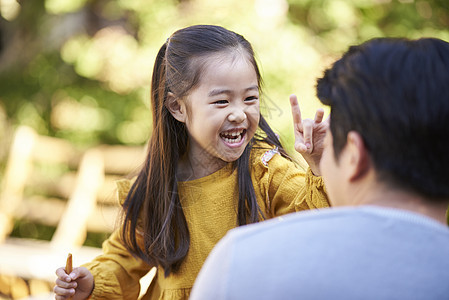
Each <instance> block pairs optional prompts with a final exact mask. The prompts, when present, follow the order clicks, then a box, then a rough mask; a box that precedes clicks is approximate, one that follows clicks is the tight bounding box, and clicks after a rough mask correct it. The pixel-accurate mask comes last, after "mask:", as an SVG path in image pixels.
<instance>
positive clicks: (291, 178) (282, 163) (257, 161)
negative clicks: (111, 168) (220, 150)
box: [85, 145, 329, 300]
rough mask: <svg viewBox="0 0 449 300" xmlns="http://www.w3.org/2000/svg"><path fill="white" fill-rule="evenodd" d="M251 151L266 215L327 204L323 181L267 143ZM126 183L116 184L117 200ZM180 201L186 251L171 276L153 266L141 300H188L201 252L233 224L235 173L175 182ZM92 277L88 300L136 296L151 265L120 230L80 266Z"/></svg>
mask: <svg viewBox="0 0 449 300" xmlns="http://www.w3.org/2000/svg"><path fill="white" fill-rule="evenodd" d="M265 146H266V147H265V148H264V149H253V152H252V158H251V166H252V168H251V175H252V180H253V184H254V189H255V192H256V197H257V200H258V204H259V206H260V208H261V209H262V211H263V212H264V213H265V217H266V218H272V217H275V216H279V215H283V214H287V213H291V212H294V211H299V210H304V209H312V208H321V207H328V206H329V204H328V202H327V196H326V193H325V190H324V185H323V180H322V178H321V177H316V176H314V175H313V174H312V172H311V171H310V169H309V170H308V171H307V173H306V174H304V172H301V171H300V170H298V169H297V168H296V166H295V165H294V164H293V163H292V162H290V161H289V160H287V159H285V158H284V157H282V156H281V155H279V154H278V153H276V151H275V150H271V151H269V150H270V149H272V147H270V148H267V147H268V145H265ZM130 187H131V182H130V181H127V180H126V181H120V182H118V191H119V198H120V199H121V201H123V200H124V199H125V198H126V195H127V193H128V191H129V189H130ZM178 189H179V196H180V201H181V205H182V207H183V211H184V214H185V216H186V220H187V223H188V227H189V232H190V249H189V252H188V254H187V256H186V258H185V259H184V261H183V263H182V264H181V267H180V270H179V271H178V272H177V273H176V274H170V275H169V276H168V277H165V276H164V271H163V270H162V268H158V271H157V273H156V276H155V278H154V280H153V282H152V283H151V286H150V288H149V289H148V291H147V292H146V294H145V295H144V297H143V299H173V300H174V299H176V300H178V299H188V297H189V294H190V290H191V288H192V286H193V283H194V281H195V278H196V276H197V274H198V272H199V271H200V268H201V266H202V265H203V263H204V261H205V260H206V257H207V255H208V254H209V252H210V251H211V250H212V248H213V247H214V246H215V244H216V243H217V242H218V240H220V239H221V238H222V237H223V236H224V235H225V234H226V232H227V231H228V230H230V229H232V228H234V227H236V222H237V213H236V212H237V202H238V194H237V193H238V192H237V191H238V189H237V171H236V170H235V169H233V167H232V164H231V163H229V164H228V165H227V166H225V167H224V168H222V169H220V170H218V171H217V172H215V173H213V174H210V175H208V176H205V177H202V178H199V179H196V180H191V181H185V182H179V183H178ZM85 266H86V267H87V268H88V269H89V270H90V271H91V272H92V274H93V276H94V278H95V288H94V291H93V292H92V295H91V299H109V300H111V299H137V297H138V295H139V292H140V285H139V279H140V278H141V277H142V276H144V275H145V274H146V273H147V272H148V271H149V270H150V269H151V268H152V266H150V265H148V264H146V263H144V262H143V261H142V260H140V259H137V258H134V257H133V256H132V255H131V254H130V253H129V252H128V251H127V250H126V248H125V246H124V245H123V243H122V241H121V238H120V231H119V230H118V231H115V232H114V233H113V234H112V235H111V237H110V238H109V239H108V240H106V241H105V242H104V244H103V254H102V255H101V256H99V257H97V258H96V259H95V260H94V261H92V262H90V263H88V264H86V265H85Z"/></svg>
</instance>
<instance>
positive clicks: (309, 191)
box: [294, 168, 329, 211]
mask: <svg viewBox="0 0 449 300" xmlns="http://www.w3.org/2000/svg"><path fill="white" fill-rule="evenodd" d="M305 179H306V181H305V185H304V188H302V189H301V190H300V191H299V192H298V194H297V196H296V198H295V200H294V205H295V210H296V211H301V210H305V209H312V208H323V207H329V199H328V198H327V192H326V187H325V186H324V180H323V177H321V176H315V175H313V173H312V170H311V169H310V168H308V170H307V173H306V178H305Z"/></svg>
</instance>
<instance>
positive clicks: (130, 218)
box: [122, 25, 287, 276]
mask: <svg viewBox="0 0 449 300" xmlns="http://www.w3.org/2000/svg"><path fill="white" fill-rule="evenodd" d="M236 50H238V51H241V50H243V51H241V52H243V53H244V55H246V57H247V59H248V60H249V61H250V62H251V63H252V65H253V66H254V69H255V71H256V74H257V79H258V83H259V87H260V86H261V76H260V72H259V68H258V66H257V63H256V60H255V57H254V52H253V49H252V47H251V44H250V43H249V42H248V41H247V40H246V39H245V38H244V37H242V36H241V35H239V34H237V33H235V32H232V31H229V30H227V29H225V28H222V27H219V26H212V25H196V26H191V27H187V28H184V29H181V30H179V31H177V32H175V33H174V34H173V35H172V36H171V37H170V38H169V39H168V40H167V42H166V43H164V45H162V47H161V48H160V50H159V52H158V54H157V57H156V61H155V64H154V69H153V77H152V83H151V102H152V108H153V132H152V136H151V138H150V141H149V143H148V155H147V158H146V160H145V163H144V166H143V168H142V170H141V171H140V173H139V175H138V176H137V179H136V181H135V183H134V184H133V186H132V187H131V190H130V192H129V194H128V196H127V198H126V200H125V203H124V205H123V210H124V220H123V228H122V238H123V241H124V242H125V245H126V247H127V248H128V249H129V250H130V251H131V253H133V254H134V255H136V256H137V257H139V258H141V259H143V260H144V261H146V262H147V263H149V264H151V265H160V266H161V267H163V268H164V270H165V275H166V276H168V275H169V274H170V273H171V272H176V271H177V270H178V269H179V267H180V265H181V263H182V261H183V260H184V258H185V256H186V255H187V252H188V250H189V246H190V235H189V229H188V226H187V221H186V218H185V215H184V213H183V211H182V207H181V203H180V199H179V196H178V190H177V186H178V181H177V179H176V174H177V167H178V162H179V159H180V157H182V155H183V154H185V153H186V151H187V142H188V141H187V137H188V134H187V129H186V127H185V124H184V123H181V122H179V121H177V120H176V119H175V118H174V117H173V116H172V115H171V113H170V112H169V110H168V109H167V108H166V99H167V94H168V92H171V93H173V94H174V95H176V96H177V97H180V98H182V97H184V96H185V95H187V94H188V92H189V91H190V90H191V89H192V88H193V87H195V86H196V85H197V84H198V82H199V79H200V75H201V73H202V68H203V67H204V64H201V59H203V58H207V57H208V56H210V55H212V54H216V53H220V52H223V51H236ZM259 128H260V130H261V131H262V133H261V134H256V135H255V137H254V138H253V139H252V140H251V141H250V142H249V143H248V145H247V147H246V148H245V150H244V152H243V154H242V156H241V157H240V158H239V159H238V160H237V161H236V162H235V167H236V168H237V173H238V188H239V200H238V213H237V225H239V226H240V225H245V224H248V223H255V222H258V221H259V220H260V219H263V218H264V214H263V213H262V212H261V210H260V208H259V206H258V204H257V199H256V195H255V191H254V186H253V184H252V180H251V174H250V154H251V149H252V147H253V146H254V144H255V141H257V140H259V141H262V140H264V141H266V142H268V143H269V144H271V145H274V146H277V147H278V149H279V150H280V152H281V154H282V155H284V156H287V154H286V153H285V151H284V150H283V148H282V145H281V143H280V141H279V139H278V137H277V136H276V135H275V133H274V132H273V130H272V129H271V128H270V126H269V125H268V123H267V122H266V120H265V119H264V118H263V117H262V115H261V116H260V121H259ZM139 236H142V237H143V242H140V241H139V240H140V239H139Z"/></svg>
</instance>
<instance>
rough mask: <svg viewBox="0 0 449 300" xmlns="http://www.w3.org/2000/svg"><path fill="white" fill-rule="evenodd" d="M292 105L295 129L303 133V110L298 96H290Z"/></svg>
mask: <svg viewBox="0 0 449 300" xmlns="http://www.w3.org/2000/svg"><path fill="white" fill-rule="evenodd" d="M290 105H291V107H292V115H293V126H295V129H298V130H300V131H302V119H301V109H300V108H299V104H298V98H297V97H296V95H290Z"/></svg>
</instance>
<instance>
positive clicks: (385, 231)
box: [191, 39, 449, 300]
mask: <svg viewBox="0 0 449 300" xmlns="http://www.w3.org/2000/svg"><path fill="white" fill-rule="evenodd" d="M317 95H318V98H319V99H320V100H321V101H322V102H323V103H324V104H326V105H330V107H331V117H330V130H328V132H327V135H326V139H325V146H324V152H323V156H322V159H321V164H320V168H321V173H322V174H323V178H324V181H325V185H326V188H327V191H328V195H329V199H330V201H331V203H332V205H333V206H334V207H333V208H330V209H323V210H321V211H313V212H312V211H311V212H307V213H298V214H294V215H289V216H286V217H284V218H283V219H282V220H279V219H278V220H272V221H267V222H264V223H262V224H257V225H253V226H247V227H246V228H240V229H236V230H233V231H232V232H230V233H228V234H227V236H226V237H225V238H224V239H223V240H222V241H221V242H220V243H219V244H218V245H217V247H216V248H215V249H214V251H213V252H212V253H211V255H210V257H209V258H208V260H207V261H206V263H205V265H204V267H203V270H202V271H201V272H200V275H199V277H198V278H197V282H196V284H195V287H194V289H193V291H192V297H191V298H192V299H194V300H196V299H218V300H219V299H449V228H448V227H447V224H446V222H447V220H446V216H445V212H446V209H447V207H448V204H449V156H448V153H449V140H448V138H449V44H448V43H446V42H444V41H441V40H438V39H420V40H414V41H412V40H405V39H374V40H371V41H368V42H366V43H364V44H362V45H360V46H355V47H350V48H349V50H348V52H346V53H345V54H344V55H343V57H342V58H341V59H340V60H338V61H337V62H336V63H335V64H334V65H333V66H332V67H331V68H330V69H329V70H327V71H326V72H325V73H324V76H323V78H321V79H319V80H318V83H317Z"/></svg>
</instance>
